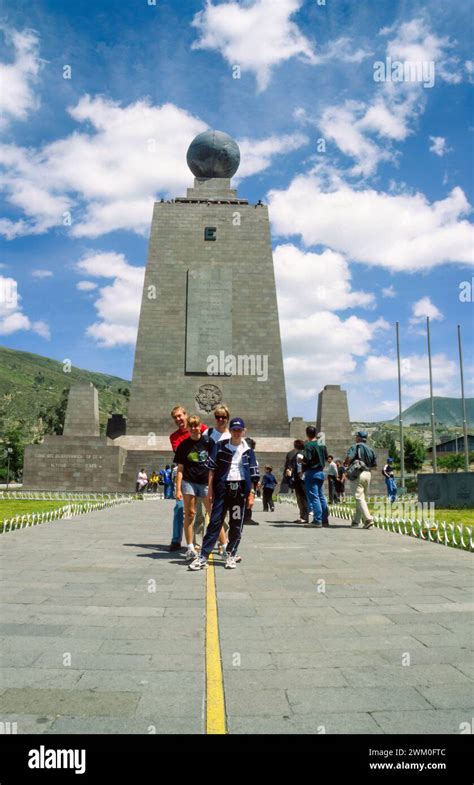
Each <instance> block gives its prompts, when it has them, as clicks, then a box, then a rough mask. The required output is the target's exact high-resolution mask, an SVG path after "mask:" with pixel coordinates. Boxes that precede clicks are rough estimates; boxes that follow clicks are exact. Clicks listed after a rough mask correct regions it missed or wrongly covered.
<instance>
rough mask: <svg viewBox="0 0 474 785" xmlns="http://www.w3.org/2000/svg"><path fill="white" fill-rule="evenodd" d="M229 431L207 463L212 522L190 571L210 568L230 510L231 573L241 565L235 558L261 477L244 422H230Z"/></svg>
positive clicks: (238, 418)
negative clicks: (247, 509) (209, 565)
mask: <svg viewBox="0 0 474 785" xmlns="http://www.w3.org/2000/svg"><path fill="white" fill-rule="evenodd" d="M229 430H230V432H231V437H230V439H222V440H221V441H219V442H217V443H216V444H215V446H214V448H213V450H212V453H211V455H210V456H209V459H208V461H207V465H208V468H209V484H208V487H209V491H208V497H209V498H210V500H211V503H212V510H211V519H210V521H209V526H208V527H207V530H206V534H205V536H204V539H203V542H202V548H201V554H200V556H198V557H197V558H196V559H194V561H193V562H192V563H191V564H190V565H189V566H188V570H203V569H205V568H206V567H207V560H208V557H209V554H210V553H211V551H212V549H213V548H214V546H215V544H216V542H217V539H218V537H219V532H220V530H221V528H222V524H223V522H224V518H225V516H226V513H227V511H229V513H230V516H229V524H230V527H229V542H228V544H227V560H226V564H225V566H226V568H227V569H229V570H234V569H235V567H236V566H237V565H236V560H235V557H236V554H237V549H238V547H239V543H240V539H241V537H242V527H243V523H244V515H245V508H246V506H251V505H252V504H253V499H254V496H255V486H256V485H257V483H258V481H259V479H260V475H259V470H258V463H257V459H256V457H255V453H254V451H253V450H252V448H251V447H249V445H248V444H247V442H246V441H245V439H244V438H243V436H244V431H245V423H244V421H243V420H242V419H241V418H240V417H234V418H233V419H232V420H231V421H230V423H229Z"/></svg>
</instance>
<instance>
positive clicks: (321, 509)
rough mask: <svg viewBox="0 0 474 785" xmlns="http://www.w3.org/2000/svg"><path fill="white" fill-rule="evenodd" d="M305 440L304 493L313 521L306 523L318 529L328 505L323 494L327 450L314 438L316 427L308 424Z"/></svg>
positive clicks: (325, 517)
mask: <svg viewBox="0 0 474 785" xmlns="http://www.w3.org/2000/svg"><path fill="white" fill-rule="evenodd" d="M306 436H307V437H308V441H307V442H306V444H305V446H304V450H303V461H302V463H303V471H304V483H305V487H306V495H307V497H308V504H309V509H310V512H312V513H313V522H312V523H310V524H308V525H309V526H314V527H315V528H316V529H320V528H321V527H322V525H323V522H324V523H325V524H327V510H328V505H327V501H326V497H325V495H324V467H325V465H326V462H327V459H328V451H327V449H326V446H325V445H324V444H320V443H319V441H317V439H316V428H315V427H314V426H313V425H308V427H307V428H306Z"/></svg>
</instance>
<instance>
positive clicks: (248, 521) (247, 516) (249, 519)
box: [236, 436, 261, 561]
mask: <svg viewBox="0 0 474 785" xmlns="http://www.w3.org/2000/svg"><path fill="white" fill-rule="evenodd" d="M245 441H246V442H247V444H248V446H249V447H250V448H251V449H252V450H253V451H254V452H255V448H256V446H257V443H256V441H255V439H251V438H250V437H249V436H246V437H245ZM257 466H258V460H257ZM260 488H261V483H258V485H257V486H256V488H255V490H256V496H257V497H258V498H260ZM252 512H253V505H252V506H251V507H249V506H246V507H245V512H244V526H259V525H260V524H259V522H258V521H254V519H253V515H252ZM240 560H241V556H237V557H236V561H240Z"/></svg>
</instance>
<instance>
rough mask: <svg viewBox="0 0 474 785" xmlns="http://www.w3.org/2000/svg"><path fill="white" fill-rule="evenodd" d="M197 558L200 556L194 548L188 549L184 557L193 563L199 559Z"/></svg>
mask: <svg viewBox="0 0 474 785" xmlns="http://www.w3.org/2000/svg"><path fill="white" fill-rule="evenodd" d="M197 557H198V554H197V552H196V551H195V550H194V548H188V550H187V551H186V553H185V556H184V558H185V559H186V561H193V559H197Z"/></svg>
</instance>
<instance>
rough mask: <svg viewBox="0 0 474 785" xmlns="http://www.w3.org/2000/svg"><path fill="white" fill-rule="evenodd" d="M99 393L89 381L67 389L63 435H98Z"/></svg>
mask: <svg viewBox="0 0 474 785" xmlns="http://www.w3.org/2000/svg"><path fill="white" fill-rule="evenodd" d="M99 433H100V426H99V394H98V392H97V389H96V388H95V387H94V385H93V384H92V383H91V382H89V383H87V382H85V383H83V384H74V385H73V386H72V387H71V389H70V390H69V397H68V401H67V409H66V419H65V421H64V431H63V436H67V437H69V436H70V437H74V436H99Z"/></svg>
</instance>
